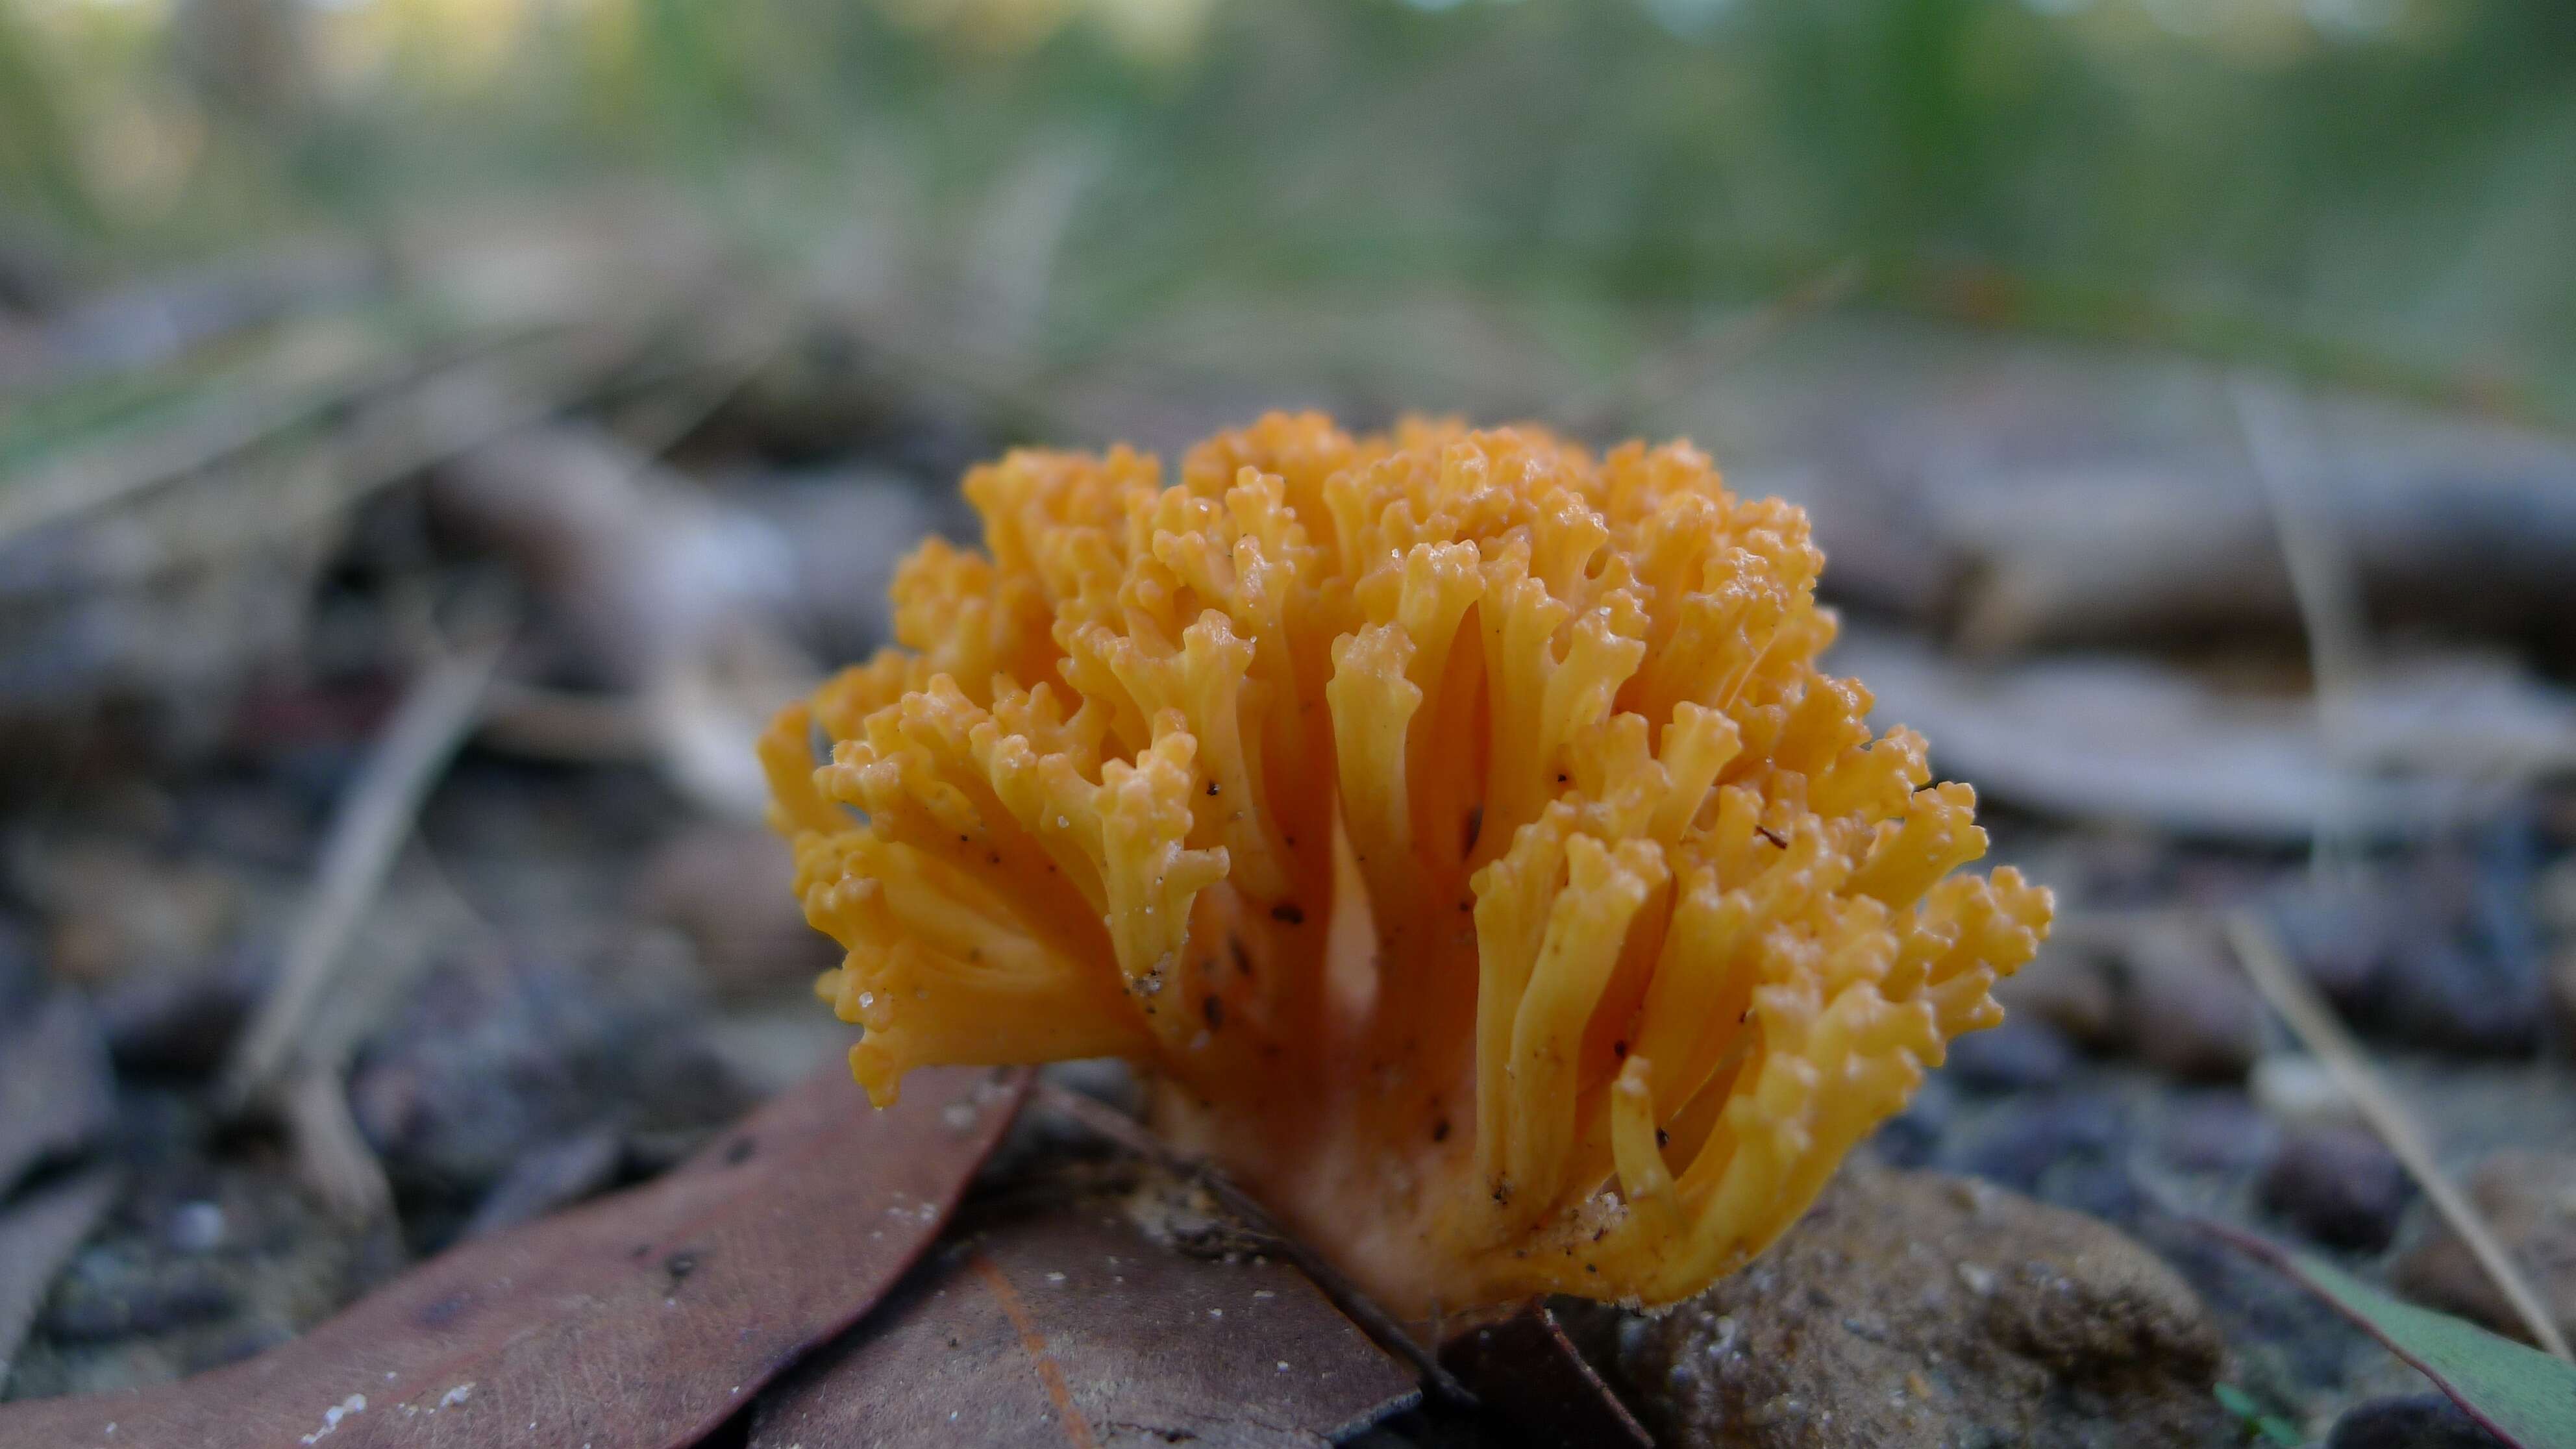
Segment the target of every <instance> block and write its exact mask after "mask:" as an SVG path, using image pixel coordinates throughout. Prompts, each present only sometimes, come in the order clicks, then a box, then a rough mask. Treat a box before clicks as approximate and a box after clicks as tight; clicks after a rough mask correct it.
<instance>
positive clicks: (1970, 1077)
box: [1947, 1016, 2075, 1092]
mask: <svg viewBox="0 0 2576 1449" xmlns="http://www.w3.org/2000/svg"><path fill="white" fill-rule="evenodd" d="M1947 1069H1948V1071H1949V1073H1950V1076H1951V1077H1952V1079H1953V1080H1955V1081H1957V1082H1958V1083H1959V1084H1960V1085H1961V1086H1964V1087H1971V1088H1975V1089H1977V1090H1980V1091H1987V1092H2026V1091H2030V1090H2033V1089H2035V1088H2042V1087H2054V1086H2056V1085H2058V1084H2059V1083H2061V1082H2063V1081H2065V1080H2066V1076H2067V1074H2068V1073H2069V1072H2071V1071H2073V1070H2074V1069H2075V1044H2074V1043H2073V1042H2070V1041H2068V1040H2067V1039H2066V1034H2065V1033H2063V1032H2061V1031H2059V1030H2058V1029H2057V1028H2056V1027H2053V1026H2051V1025H2049V1024H2048V1022H2047V1021H2045V1020H2043V1019H2041V1018H2038V1017H2036V1016H2032V1017H2014V1018H2012V1019H2010V1020H2008V1021H2006V1022H2005V1023H2004V1024H2003V1025H2001V1026H1999V1027H1996V1028H1994V1029H1993V1030H1991V1031H1973V1032H1970V1033H1968V1034H1967V1035H1965V1036H1963V1037H1960V1038H1959V1039H1958V1040H1957V1041H1955V1042H1952V1043H1951V1044H1950V1059H1949V1062H1948V1063H1947Z"/></svg>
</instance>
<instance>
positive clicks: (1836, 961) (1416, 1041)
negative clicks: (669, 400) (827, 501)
mask: <svg viewBox="0 0 2576 1449" xmlns="http://www.w3.org/2000/svg"><path fill="white" fill-rule="evenodd" d="M966 494H967V497H968V498H969V499H971V500H972V501H973V503H974V505H975V507H976V508H977V509H978V510H980V511H981V512H982V514H983V518H984V531H985V539H986V551H985V552H981V553H977V552H969V551H965V550H960V549H957V548H953V547H950V546H949V545H947V544H945V543H940V542H936V541H934V542H931V543H929V544H926V545H924V546H923V547H922V548H921V549H920V551H918V552H917V553H915V554H914V555H913V556H912V557H911V559H910V560H909V561H908V562H907V563H906V564H905V565H904V568H903V570H902V572H901V575H900V576H899V578H898V580H897V582H896V584H895V587H894V595H895V602H896V609H897V618H896V625H895V631H896V635H897V637H898V638H899V640H900V641H901V645H902V647H900V648H896V649H889V650H887V651H886V652H884V653H882V654H880V655H878V656H877V657H876V658H875V659H873V660H871V661H870V662H868V663H867V664H864V665H861V666H858V667H856V668H853V669H851V670H849V671H848V672H846V673H844V674H843V675H841V676H840V677H839V678H838V679H835V680H834V681H832V682H831V683H830V684H828V685H826V686H825V687H824V688H823V689H822V690H821V691H820V692H819V693H818V694H816V695H815V697H814V698H813V700H812V701H811V702H810V703H808V704H800V705H796V706H794V707H792V708H790V709H788V710H787V711H786V712H785V713H784V714H782V715H781V716H780V717H779V720H778V723H777V726H776V728H775V729H774V730H773V731H772V732H771V734H770V735H769V737H768V739H767V741H766V743H765V745H764V755H765V758H766V761H767V765H768V768H769V773H770V777H771V779H772V781H773V784H774V787H775V789H776V791H777V809H776V816H777V819H778V821H779V822H780V824H781V826H782V827H783V828H784V829H786V830H788V831H790V832H791V833H792V834H793V835H794V837H795V840H796V856H797V885H798V889H799V890H800V891H801V892H802V894H803V898H804V902H805V910H806V914H807V916H808V918H809V919H810V920H812V922H813V923H814V925H815V926H816V927H818V928H820V929H821V930H824V931H826V932H829V933H830V934H831V935H832V936H833V937H835V938H836V939H838V940H839V941H840V942H841V944H842V945H844V946H845V947H847V948H848V950H849V958H848V963H847V964H846V965H845V966H844V967H843V968H842V969H840V970H838V971H834V972H830V973H828V974H827V975H826V976H825V977H824V979H823V981H822V982H821V983H820V989H821V990H822V992H823V994H824V995H825V996H826V997H827V998H829V999H830V1000H831V1001H832V1002H833V1003H834V1004H835V1005H836V1006H837V1007H838V1008H839V1011H840V1014H841V1015H842V1016H843V1017H844V1018H846V1019H848V1020H850V1021H854V1022H859V1023H861V1024H863V1025H864V1026H865V1028H866V1031H865V1035H864V1038H863V1039H862V1040H861V1041H860V1042H859V1044H858V1045H857V1046H856V1047H855V1048H853V1050H852V1052H851V1063H852V1066H853V1068H854V1070H855V1071H856V1073H857V1075H858V1078H859V1080H860V1081H861V1082H862V1083H864V1084H865V1085H866V1087H867V1089H868V1092H869V1095H870V1096H871V1097H873V1098H874V1099H875V1100H877V1101H878V1102H880V1103H884V1102H889V1101H892V1100H893V1099H894V1095H895V1090H896V1086H897V1083H898V1082H899V1081H900V1080H901V1079H902V1077H903V1074H904V1073H906V1072H907V1071H910V1070H911V1069H913V1068H914V1067H918V1066H928V1065H933V1064H939V1063H957V1062H976V1063H998V1062H1044V1061H1054V1060H1060V1059H1064V1058H1072V1057H1089V1056H1109V1055H1115V1056H1122V1057H1125V1058H1127V1059H1129V1060H1130V1061H1133V1062H1136V1063H1139V1064H1141V1065H1142V1066H1144V1067H1145V1068H1147V1069H1149V1071H1150V1072H1151V1074H1152V1076H1153V1078H1154V1079H1155V1081H1156V1083H1157V1084H1158V1085H1157V1094H1158V1095H1157V1101H1156V1104H1155V1105H1156V1112H1157V1115H1158V1119H1159V1121H1160V1123H1161V1125H1162V1127H1163V1129H1164V1130H1165V1131H1166V1132H1167V1133H1169V1134H1170V1135H1171V1136H1172V1137H1174V1138H1175V1139H1176V1140H1177V1141H1179V1142H1180V1143H1181V1144H1182V1145H1184V1146H1187V1147H1190V1148H1193V1149H1195V1150H1199V1151H1203V1152H1206V1153H1208V1154H1210V1155H1212V1156H1214V1157H1215V1158H1217V1159H1218V1160H1219V1161H1221V1162H1223V1163H1224V1164H1226V1166H1227V1167H1228V1168H1229V1169H1230V1170H1232V1171H1233V1172H1234V1173H1235V1174H1236V1175H1237V1176H1238V1177H1239V1178H1240V1179H1241V1180H1242V1181H1243V1182H1244V1183H1245V1184H1246V1185H1247V1186H1248V1187H1250V1188H1251V1189H1252V1190H1253V1191H1254V1192H1255V1193H1256V1194H1258V1195H1260V1196H1261V1197H1262V1198H1263V1199H1264V1200H1265V1201H1267V1202H1268V1203H1269V1204H1271V1205H1272V1207H1273V1208H1274V1209H1275V1210H1277V1211H1278V1212H1279V1213H1280V1214H1281V1215H1282V1216H1283V1217H1284V1218H1285V1219H1286V1220H1287V1221H1288V1222H1289V1223H1290V1224H1291V1225H1292V1226H1293V1227H1295V1228H1296V1229H1297V1230H1299V1231H1300V1232H1301V1233H1303V1234H1304V1235H1306V1236H1307V1237H1309V1238H1310V1239H1311V1240H1312V1241H1313V1242H1315V1243H1316V1244H1317V1245H1318V1246H1319V1247H1321V1248H1322V1249H1323V1250H1324V1251H1325V1252H1326V1253H1327V1254H1329V1255H1331V1256H1333V1257H1335V1258H1336V1260H1337V1261H1338V1262H1339V1263H1340V1264H1341V1265H1342V1266H1343V1267H1344V1268H1345V1269H1346V1270H1348V1271H1349V1272H1351V1273H1352V1274H1353V1275H1354V1276H1355V1277H1356V1278H1358V1279H1359V1280H1360V1281H1361V1282H1362V1283H1363V1284H1365V1285H1366V1286H1367V1287H1369V1288H1370V1289H1372V1290H1373V1291H1375V1292H1376V1293H1378V1294H1379V1295H1381V1296H1382V1297H1383V1298H1384V1299H1385V1300H1386V1301H1387V1302H1389V1303H1390V1304H1391V1305H1393V1306H1395V1307H1397V1308H1399V1309H1400V1310H1403V1311H1407V1312H1413V1313H1422V1312H1428V1311H1432V1310H1435V1309H1456V1308H1464V1307H1469V1306H1473V1305H1476V1304H1481V1303H1487V1302H1493V1301H1498V1300H1502V1299H1506V1298H1510V1297H1514V1296H1517V1295H1522V1294H1527V1293H1534V1292H1565V1293H1576V1294H1582V1295H1585V1296H1587V1297H1592V1298H1601V1299H1630V1300H1637V1301H1643V1302H1648V1303H1661V1302H1669V1301H1672V1300H1675V1299H1678V1298H1681V1297H1684V1296H1686V1295H1688V1294H1691V1293H1694V1292H1696V1291H1698V1290H1699V1289H1700V1288H1702V1287H1704V1286H1706V1285H1707V1284H1708V1283H1709V1282H1710V1281H1712V1280H1713V1279H1715V1278H1716V1277H1717V1276H1718V1275H1720V1274H1722V1273H1725V1272H1727V1271H1729V1270H1730V1269H1732V1268H1734V1267H1736V1266H1737V1265H1739V1264H1741V1263H1743V1262H1744V1261H1745V1260H1746V1259H1747V1258H1748V1257H1750V1256H1751V1255H1752V1254H1754V1253H1755V1252H1758V1251H1759V1250H1760V1249H1761V1248H1762V1247H1763V1246H1764V1245H1765V1244H1767V1243H1769V1242H1770V1241H1771V1240H1772V1239H1773V1238H1774V1237H1776V1236H1777V1235H1778V1234H1779V1233H1780V1232H1781V1230H1782V1229H1784V1228H1785V1227H1787V1226H1788V1225H1789V1223H1790V1222H1791V1221H1793V1220H1794V1219H1795V1218H1796V1217H1797V1216H1798V1214H1799V1213H1800V1212H1801V1211H1803V1210H1804V1209H1805V1207H1806V1205H1807V1203H1808V1202H1809V1201H1810V1200H1811V1199H1812V1198H1813V1197H1814V1196H1815V1194H1816V1192H1817V1190H1818V1189H1819V1188H1820V1187H1822V1186H1823V1184H1824V1182H1825V1180H1826V1178H1827V1177H1828V1176H1829V1175H1830V1174H1831V1173H1832V1172H1833V1170H1834V1166H1835V1164H1836V1163H1837V1162H1838V1161H1839V1160H1840V1159H1841V1158H1842V1156H1843V1154H1844V1153H1845V1152H1846V1151H1848V1150H1849V1149H1850V1148H1851V1146H1852V1145H1853V1144H1854V1143H1855V1142H1857V1141H1858V1140H1859V1139H1860V1138H1861V1136H1862V1135H1863V1134H1865V1133H1867V1132H1868V1131H1869V1130H1870V1129H1871V1128H1872V1127H1873V1126H1875V1125H1876V1124H1877V1123H1878V1122H1880V1121H1881V1120H1883V1119H1884V1118H1886V1117H1887V1116H1888V1115H1889V1114H1890V1113H1893V1112H1894V1111H1896V1110H1897V1109H1898V1108H1899V1107H1900V1106H1902V1105H1903V1103H1904V1102H1905V1100H1906V1098H1907V1096H1908V1095H1909V1094H1910V1093H1911V1092H1912V1090H1913V1089H1914V1087H1915V1085H1916V1084H1917V1083H1918V1082H1919V1081H1920V1080H1921V1078H1922V1075H1923V1070H1924V1068H1925V1067H1926V1066H1928V1065H1936V1064H1938V1063H1939V1062H1940V1060H1941V1058H1942V1055H1943V1052H1944V1050H1945V1048H1946V1044H1947V1043H1948V1041H1949V1039H1950V1038H1951V1037H1953V1036H1956V1035H1957V1034H1958V1033H1960V1032H1963V1031H1968V1030H1971V1029H1973V1028H1977V1027H1982V1026H1989V1025H1992V1024H1993V1023H1994V1022H1996V1021H1997V1020H1999V1019H2000V1018H2001V1011H2000V1010H1999V1009H1998V1008H1997V1007H1996V1005H1995V1003H1994V1001H1993V999H1992V998H1991V997H1990V996H1989V995H1988V988H1989V987H1990V986H1991V985H1992V984H1993V982H1994V980H1995V978H1996V977H1997V976H1998V975H1999V974H2004V973H2009V972H2011V971H2012V970H2014V969H2015V968H2016V967H2018V966H2020V965H2021V964H2022V963H2023V962H2025V961H2027V960H2028V959H2029V958H2030V956H2031V953H2032V952H2033V950H2035V949H2036V946H2037V943H2038V941H2039V939H2040V937H2041V936H2042V935H2043V934H2044V933H2045V931H2046V929H2047V924H2048V918H2049V909H2050V906H2049V897H2048V893H2047V892H2046V891H2044V890H2041V889H2038V888H2036V887H2034V886H2031V885H2029V884H2027V883H2025V882H2024V881H2023V880H2022V878H2021V877H2020V875H2019V874H2018V873H2016V872H2014V871H2011V870H2001V871H1997V872H1996V873H1995V875H1994V877H1993V879H1991V880H1983V879H1977V878H1974V877H1964V876H1962V877H1951V876H1950V872H1951V871H1952V870H1953V869H1954V868H1955V867H1957V866H1959V865H1962V864H1964V863H1966V862H1968V861H1970V860H1973V859H1975V858H1976V857H1977V856H1978V855H1980V854H1982V853H1983V851H1984V848H1985V832H1984V831H1982V830H1980V829H1978V828H1977V826H1976V824H1975V821H1974V818H1973V805H1974V796H1973V795H1972V794H1971V792H1970V791H1969V790H1968V789H1967V788H1966V787H1965V786H1962V785H1955V784H1952V785H1941V786H1938V787H1933V788H1925V785H1926V783H1927V781H1928V780H1929V779H1930V773H1929V771H1928V769H1927V768H1926V765H1925V761H1924V744H1923V740H1922V738H1921V737H1920V736H1918V735H1916V734H1914V733H1913V732H1912V731H1910V730H1905V729H1895V730H1891V731H1889V732H1888V733H1886V734H1884V735H1881V736H1878V737H1876V738H1874V739H1873V738H1872V736H1871V734H1870V731H1869V729H1868V727H1867V726H1866V725H1865V724H1864V723H1863V722H1862V716H1863V715H1864V714H1865V712H1866V711H1867V709H1868V707H1869V695H1868V693H1867V692H1866V691H1865V690H1863V689H1862V688H1861V686H1860V685H1859V684H1858V683H1856V682H1854V681H1851V680H1847V679H1837V678H1834V677H1832V676H1831V675H1827V674H1823V673H1820V672H1818V670H1817V668H1816V664H1815V660H1816V655H1817V652H1818V651H1819V650H1820V649H1822V648H1823V647H1824V646H1825V645H1826V643H1827V642H1829V641H1830V640H1831V638H1832V637H1833V621H1832V618H1831V616H1830V615H1827V614H1824V613H1822V612H1819V611H1818V610H1817V608H1816V606H1815V599H1814V591H1815V582H1816V576H1817V573H1818V570H1819V569H1820V568H1821V567H1822V566H1823V556H1822V555H1821V554H1819V553H1818V552H1817V550H1816V549H1815V547H1814V546H1813V544H1811V543H1810V542H1809V540H1808V532H1807V521H1806V517H1805V515H1804V514H1802V513H1801V512H1800V511H1799V510H1798V509H1796V508H1794V507H1791V506H1789V505H1787V504H1785V503H1781V502H1778V501H1776V500H1767V501H1761V502H1747V501H1742V500H1739V499H1737V498H1735V497H1734V496H1732V495H1730V494H1729V493H1727V492H1726V490H1725V489H1724V488H1723V487H1722V486H1721V485H1720V483H1719V481H1718V477H1717V474H1716V473H1715V472H1714V471H1713V470H1712V469H1711V468H1710V466H1709V463H1708V461H1707V459H1705V458H1704V457H1702V456H1701V455H1700V454H1699V453H1697V452H1695V451H1693V450H1692V449H1690V448H1689V447H1687V446H1684V445H1679V444H1675V445H1669V446H1666V447H1662V448H1655V449H1648V448H1646V447H1644V446H1643V445H1640V444H1633V443H1632V444H1629V445H1627V446H1625V447H1622V448H1620V449H1618V450H1616V451H1614V452H1612V453H1610V454H1609V455H1608V456H1606V457H1603V458H1600V459H1597V460H1596V459H1595V458H1594V457H1593V456H1592V455H1591V454H1589V453H1587V452H1585V451H1584V450H1582V449H1580V448H1577V447H1574V446H1571V445H1569V444H1566V443H1564V442H1561V441H1559V440H1557V439H1555V438H1553V437H1550V436H1548V435H1547V434H1545V433H1542V432H1538V431H1535V430H1531V429H1506V430H1500V431H1494V432H1468V431H1465V430H1463V429H1460V428H1457V427H1454V426H1442V425H1433V424H1422V423H1408V424H1405V425H1403V426H1401V427H1399V428H1397V429H1396V431H1395V432H1394V433H1393V434H1392V435H1391V436H1383V437H1381V436H1369V437H1353V436H1350V435H1348V434H1345V433H1343V432H1341V431H1339V430H1337V429H1336V428H1335V427H1334V426H1333V425H1332V424H1331V423H1330V422H1328V421H1327V420H1325V419H1323V418H1321V417H1313V416H1306V417H1285V416H1273V417H1269V418H1265V419H1263V420H1262V421H1261V422H1260V423H1258V424H1257V425H1255V426H1253V427H1252V428H1250V429H1247V430H1245V431H1242V432H1236V433H1228V434H1225V435H1222V436H1219V437H1217V438H1214V439H1211V440H1210V441H1208V442H1206V443H1203V444H1201V445H1200V446H1198V447H1197V448H1196V449H1194V450H1192V451H1191V453H1190V454H1189V456H1188V457H1187V458H1186V459H1185V460H1184V461H1183V463H1182V465H1181V469H1180V477H1179V479H1178V481H1177V482H1175V483H1171V484H1169V485H1167V484H1166V483H1165V482H1164V479H1163V475H1162V471H1161V468H1160V466H1159V465H1158V464H1157V463H1156V462H1155V460H1154V459H1152V458H1150V457H1146V456H1143V455H1141V454H1138V453H1135V452H1132V451H1130V450H1128V449H1125V448H1117V449H1113V450H1111V451H1110V452H1109V453H1108V454H1107V455H1106V456H1102V457H1090V456H1083V455H1074V454H1065V453H1051V452H1015V453H1012V454H1011V455H1010V456H1008V457H1006V458H1004V459H1003V460H1002V461H1001V462H999V463H996V464H992V465H989V466H986V467H981V468H978V469H976V470H975V471H974V472H972V473H971V474H969V475H968V477H967V479H966ZM819 741H828V743H829V747H830V752H831V757H830V763H828V764H826V765H823V766H821V767H820V768H817V767H816V765H815V763H814V760H815V755H814V751H815V750H816V748H817V747H818V742H819ZM845 807H846V808H845ZM1945 877H1948V878H1946V879H1945Z"/></svg>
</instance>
